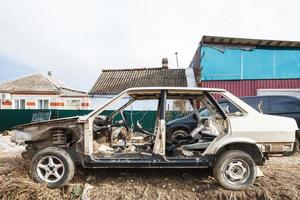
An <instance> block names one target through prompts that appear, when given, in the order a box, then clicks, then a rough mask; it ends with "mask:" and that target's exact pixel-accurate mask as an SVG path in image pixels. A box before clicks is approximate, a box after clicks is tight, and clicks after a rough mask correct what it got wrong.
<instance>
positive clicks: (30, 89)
mask: <svg viewBox="0 0 300 200" xmlns="http://www.w3.org/2000/svg"><path fill="white" fill-rule="evenodd" d="M0 91H1V92H7V93H59V89H58V87H56V86H55V85H54V84H53V83H51V82H50V81H49V80H48V79H47V78H46V77H45V76H44V75H43V74H41V73H37V74H32V75H29V76H25V77H21V78H18V79H15V80H11V81H6V82H4V83H2V84H0Z"/></svg>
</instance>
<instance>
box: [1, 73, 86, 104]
mask: <svg viewBox="0 0 300 200" xmlns="http://www.w3.org/2000/svg"><path fill="white" fill-rule="evenodd" d="M89 108H90V99H89V95H88V94H87V93H85V92H81V91H78V90H75V89H72V88H70V87H69V86H67V85H66V84H65V83H63V82H62V81H60V80H58V79H56V78H55V77H53V76H52V74H51V73H50V72H49V73H48V75H46V74H43V73H36V74H32V75H28V76H25V77H21V78H17V79H15V80H11V81H6V82H3V83H1V84H0V109H89Z"/></svg>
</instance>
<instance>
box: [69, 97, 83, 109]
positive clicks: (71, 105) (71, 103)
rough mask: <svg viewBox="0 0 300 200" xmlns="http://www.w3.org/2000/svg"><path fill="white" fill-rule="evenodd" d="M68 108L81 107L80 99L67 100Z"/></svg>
mask: <svg viewBox="0 0 300 200" xmlns="http://www.w3.org/2000/svg"><path fill="white" fill-rule="evenodd" d="M66 108H67V109H80V100H76V99H70V100H66Z"/></svg>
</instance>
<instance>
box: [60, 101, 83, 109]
mask: <svg viewBox="0 0 300 200" xmlns="http://www.w3.org/2000/svg"><path fill="white" fill-rule="evenodd" d="M72 100H75V101H79V108H70V107H68V104H67V101H72ZM82 102H83V100H82V99H75V98H67V99H65V100H64V104H65V106H64V108H65V109H66V110H81V104H82Z"/></svg>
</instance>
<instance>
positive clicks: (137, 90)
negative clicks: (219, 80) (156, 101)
mask: <svg viewBox="0 0 300 200" xmlns="http://www.w3.org/2000/svg"><path fill="white" fill-rule="evenodd" d="M161 90H168V91H169V92H175V93H176V92H178V93H185V92H188V93H189V92H191V93H193V92H202V91H207V92H226V90H224V89H219V88H203V87H135V88H129V89H127V90H125V91H126V92H128V93H140V92H141V93H142V92H153V93H157V92H160V91H161Z"/></svg>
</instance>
